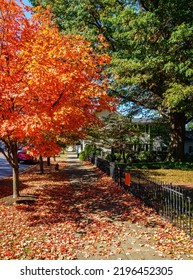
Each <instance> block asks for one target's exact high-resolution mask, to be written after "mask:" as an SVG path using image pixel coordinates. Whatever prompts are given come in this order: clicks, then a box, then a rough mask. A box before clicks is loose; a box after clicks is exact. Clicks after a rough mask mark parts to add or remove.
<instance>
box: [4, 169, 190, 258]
mask: <svg viewBox="0 0 193 280" xmlns="http://www.w3.org/2000/svg"><path fill="white" fill-rule="evenodd" d="M93 170H94V172H97V173H98V177H99V180H93V181H92V179H91V178H90V179H89V180H82V179H81V180H80V181H79V183H78V184H76V185H74V186H73V185H72V183H69V181H68V180H67V178H66V175H65V173H64V172H63V171H60V172H55V171H52V172H51V173H49V174H44V175H40V174H38V173H37V172H35V171H34V172H31V173H30V174H22V176H21V179H22V183H23V185H25V188H24V189H23V190H22V192H21V193H22V195H25V196H26V195H33V196H35V197H36V201H35V202H34V203H31V204H30V203H26V204H16V205H12V206H11V205H10V206H7V205H4V204H1V205H0V259H46V260H47V259H50V260H52V259H77V258H81V256H82V257H83V258H92V257H94V256H99V257H100V258H101V259H103V258H106V259H108V258H110V257H112V256H113V255H115V254H121V253H122V252H123V251H124V253H125V254H126V255H127V254H129V252H130V251H131V249H132V248H133V246H135V242H136V241H135V238H136V240H138V241H139V243H140V246H141V247H144V246H146V247H151V246H154V247H155V249H157V250H158V253H159V254H160V255H165V254H166V256H168V257H170V258H172V259H191V258H193V241H192V240H191V239H190V237H188V236H187V235H186V234H185V233H184V232H183V231H180V230H178V229H176V228H175V227H174V226H172V225H171V224H170V223H168V222H166V221H163V219H162V218H161V217H160V216H158V215H156V214H155V213H154V211H153V210H152V209H151V208H148V207H146V206H144V205H143V203H142V202H141V201H140V200H138V199H136V198H134V197H133V196H132V195H130V194H128V193H126V192H125V191H124V190H123V189H122V188H121V187H119V186H117V184H115V183H114V182H113V181H112V180H111V179H110V178H109V177H108V176H106V175H105V174H103V173H102V172H100V171H99V170H97V169H96V168H94V167H93ZM132 225H133V226H132ZM132 237H135V238H134V239H133V241H132V242H131V244H129V246H127V247H126V248H125V247H124V248H123V244H124V242H126V241H127V240H128V238H131V239H132Z"/></svg>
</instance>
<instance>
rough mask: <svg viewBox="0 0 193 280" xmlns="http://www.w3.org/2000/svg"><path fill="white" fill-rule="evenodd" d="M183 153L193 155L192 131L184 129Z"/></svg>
mask: <svg viewBox="0 0 193 280" xmlns="http://www.w3.org/2000/svg"><path fill="white" fill-rule="evenodd" d="M184 153H185V155H193V132H192V131H186V135H185V144H184Z"/></svg>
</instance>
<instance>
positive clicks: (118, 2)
mask: <svg viewBox="0 0 193 280" xmlns="http://www.w3.org/2000/svg"><path fill="white" fill-rule="evenodd" d="M31 2H32V4H35V2H36V1H33V0H31ZM39 2H40V3H41V4H43V5H47V4H50V5H51V7H52V9H53V12H54V14H55V20H56V22H57V24H58V25H59V27H60V29H61V30H62V32H65V33H69V32H71V33H72V32H74V33H78V34H82V35H83V36H85V37H86V38H87V39H89V40H90V41H92V42H93V46H98V44H97V40H98V39H99V38H101V36H99V35H100V34H102V35H103V36H104V38H105V40H106V42H108V44H109V47H108V52H109V53H110V54H111V57H112V63H111V65H110V68H109V75H111V76H112V81H114V94H116V95H118V96H120V97H121V98H122V100H123V102H125V103H129V104H130V103H131V102H132V103H133V104H135V105H137V106H142V107H144V108H148V109H152V110H153V109H154V110H157V111H158V112H159V113H160V114H161V115H162V116H164V117H165V118H166V119H167V121H168V122H169V125H170V157H174V158H176V159H183V156H184V135H185V124H186V122H187V120H189V119H190V118H192V110H193V103H192V99H193V95H192V92H193V84H192V78H193V47H192V46H193V35H192V34H193V13H192V10H193V1H189V0H156V1H154V0H139V1H137V0H133V1H132V0H125V1H124V0H108V1H107V0H100V1H94V0H75V1H68V0H57V1H56V0H55V1H53V0H52V1H50V0H42V1H41V0H40V1H39Z"/></svg>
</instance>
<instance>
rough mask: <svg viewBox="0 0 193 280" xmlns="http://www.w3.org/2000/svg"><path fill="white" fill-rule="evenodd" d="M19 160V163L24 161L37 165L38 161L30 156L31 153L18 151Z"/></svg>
mask: <svg viewBox="0 0 193 280" xmlns="http://www.w3.org/2000/svg"><path fill="white" fill-rule="evenodd" d="M17 158H18V161H19V162H20V161H23V162H26V163H36V162H37V159H36V158H35V157H33V156H32V155H30V152H28V151H18V153H17Z"/></svg>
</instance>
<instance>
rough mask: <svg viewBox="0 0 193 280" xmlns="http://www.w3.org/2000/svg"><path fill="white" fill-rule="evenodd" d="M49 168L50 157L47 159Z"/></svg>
mask: <svg viewBox="0 0 193 280" xmlns="http://www.w3.org/2000/svg"><path fill="white" fill-rule="evenodd" d="M47 166H50V157H47Z"/></svg>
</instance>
